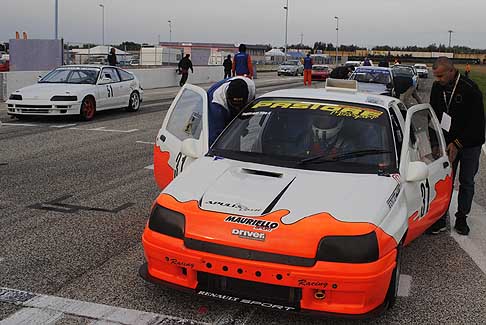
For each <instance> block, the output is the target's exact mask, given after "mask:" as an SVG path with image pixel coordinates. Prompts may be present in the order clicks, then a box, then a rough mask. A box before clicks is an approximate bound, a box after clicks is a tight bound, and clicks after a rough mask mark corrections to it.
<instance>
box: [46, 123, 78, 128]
mask: <svg viewBox="0 0 486 325" xmlns="http://www.w3.org/2000/svg"><path fill="white" fill-rule="evenodd" d="M76 125H77V124H65V125H51V128H59V129H62V128H68V127H72V126H76Z"/></svg>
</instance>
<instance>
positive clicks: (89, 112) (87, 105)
mask: <svg viewBox="0 0 486 325" xmlns="http://www.w3.org/2000/svg"><path fill="white" fill-rule="evenodd" d="M95 114H96V101H95V99H94V98H93V97H90V96H89V97H85V98H84V99H83V102H82V104H81V109H80V112H79V117H80V118H81V120H82V121H91V120H92V119H93V118H94V116H95Z"/></svg>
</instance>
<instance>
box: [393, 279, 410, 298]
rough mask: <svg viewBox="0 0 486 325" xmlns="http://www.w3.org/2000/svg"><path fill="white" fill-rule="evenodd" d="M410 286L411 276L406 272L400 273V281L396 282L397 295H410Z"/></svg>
mask: <svg viewBox="0 0 486 325" xmlns="http://www.w3.org/2000/svg"><path fill="white" fill-rule="evenodd" d="M411 288H412V277H411V276H410V275H406V274H400V282H399V284H398V294H397V295H398V296H399V297H408V296H410V289H411Z"/></svg>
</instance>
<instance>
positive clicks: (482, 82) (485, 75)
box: [461, 67, 486, 111]
mask: <svg viewBox="0 0 486 325" xmlns="http://www.w3.org/2000/svg"><path fill="white" fill-rule="evenodd" d="M461 73H462V74H464V71H461ZM469 78H471V79H472V80H473V81H474V82H475V83H476V84H477V85H478V87H479V89H481V92H482V93H483V104H484V110H485V111H486V72H483V71H477V70H476V71H474V67H473V70H472V71H471V73H470V74H469Z"/></svg>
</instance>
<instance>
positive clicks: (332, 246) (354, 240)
mask: <svg viewBox="0 0 486 325" xmlns="http://www.w3.org/2000/svg"><path fill="white" fill-rule="evenodd" d="M378 258H379V249H378V240H377V238H376V233H375V232H374V231H373V232H370V233H369V234H366V235H361V236H329V237H324V238H322V239H321V242H320V243H319V248H318V249H317V259H318V260H319V261H325V262H338V263H372V262H376V261H377V260H378Z"/></svg>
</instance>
